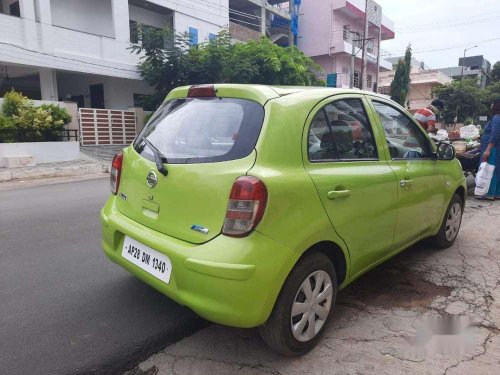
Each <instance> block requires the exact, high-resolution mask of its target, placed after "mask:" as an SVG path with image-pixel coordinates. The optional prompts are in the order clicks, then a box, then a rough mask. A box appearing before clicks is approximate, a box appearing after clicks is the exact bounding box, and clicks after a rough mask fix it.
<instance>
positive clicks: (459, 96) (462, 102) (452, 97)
mask: <svg viewBox="0 0 500 375" xmlns="http://www.w3.org/2000/svg"><path fill="white" fill-rule="evenodd" d="M433 96H434V97H438V98H439V99H441V100H443V101H444V102H445V104H446V105H445V108H444V110H443V111H442V112H441V118H442V120H443V121H444V122H445V123H446V124H453V123H454V122H455V119H456V121H457V122H465V121H466V120H467V119H468V118H472V119H476V118H477V117H478V116H480V115H485V114H487V112H488V107H487V105H486V103H487V101H488V95H487V93H486V91H485V90H482V89H481V88H480V87H478V86H477V84H476V82H475V80H474V79H464V80H463V81H462V82H460V81H453V82H451V83H449V84H447V85H443V86H438V87H435V88H434V90H433Z"/></svg>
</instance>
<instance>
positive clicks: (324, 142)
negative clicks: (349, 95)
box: [308, 99, 378, 161]
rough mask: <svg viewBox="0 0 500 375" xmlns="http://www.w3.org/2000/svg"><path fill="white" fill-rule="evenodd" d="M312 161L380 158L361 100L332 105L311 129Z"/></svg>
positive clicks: (339, 101) (318, 113)
mask: <svg viewBox="0 0 500 375" xmlns="http://www.w3.org/2000/svg"><path fill="white" fill-rule="evenodd" d="M308 150H309V160H311V161H322V160H323V161H324V160H357V159H363V160H366V159H375V160H376V159H378V154H377V147H376V143H375V139H374V137H373V132H372V129H371V126H370V123H369V122H368V118H367V116H366V113H365V110H364V108H363V103H362V102H361V100H360V99H343V100H337V101H335V102H332V103H329V104H327V105H326V106H324V107H323V108H322V109H321V110H320V111H318V112H317V113H316V115H315V116H314V118H313V120H312V122H311V126H310V130H309V148H308Z"/></svg>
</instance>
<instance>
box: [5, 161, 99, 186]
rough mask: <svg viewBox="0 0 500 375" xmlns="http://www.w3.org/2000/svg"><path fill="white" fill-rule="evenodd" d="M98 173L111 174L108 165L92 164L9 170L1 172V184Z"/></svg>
mask: <svg viewBox="0 0 500 375" xmlns="http://www.w3.org/2000/svg"><path fill="white" fill-rule="evenodd" d="M98 173H109V167H108V166H107V165H106V164H100V163H99V164H97V163H91V164H86V165H75V166H64V167H51V168H40V169H36V168H34V169H31V170H19V169H17V170H16V169H9V170H5V171H2V170H0V183H1V182H9V181H18V180H34V179H41V178H52V177H71V176H83V175H92V174H98Z"/></svg>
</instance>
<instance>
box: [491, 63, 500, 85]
mask: <svg viewBox="0 0 500 375" xmlns="http://www.w3.org/2000/svg"><path fill="white" fill-rule="evenodd" d="M490 75H491V82H492V83H495V82H500V61H497V62H496V63H495V64H494V65H493V68H492V69H491V73H490Z"/></svg>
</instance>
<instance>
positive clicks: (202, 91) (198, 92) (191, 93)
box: [187, 85, 216, 98]
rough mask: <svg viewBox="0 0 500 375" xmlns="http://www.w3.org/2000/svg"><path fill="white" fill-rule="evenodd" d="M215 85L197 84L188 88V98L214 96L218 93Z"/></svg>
mask: <svg viewBox="0 0 500 375" xmlns="http://www.w3.org/2000/svg"><path fill="white" fill-rule="evenodd" d="M215 94H216V92H215V87H214V85H195V86H191V87H190V88H189V90H188V94H187V96H188V98H214V97H215V96H216V95H215Z"/></svg>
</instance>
